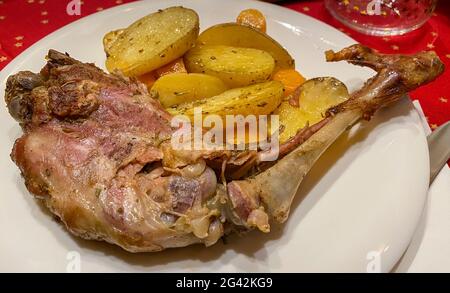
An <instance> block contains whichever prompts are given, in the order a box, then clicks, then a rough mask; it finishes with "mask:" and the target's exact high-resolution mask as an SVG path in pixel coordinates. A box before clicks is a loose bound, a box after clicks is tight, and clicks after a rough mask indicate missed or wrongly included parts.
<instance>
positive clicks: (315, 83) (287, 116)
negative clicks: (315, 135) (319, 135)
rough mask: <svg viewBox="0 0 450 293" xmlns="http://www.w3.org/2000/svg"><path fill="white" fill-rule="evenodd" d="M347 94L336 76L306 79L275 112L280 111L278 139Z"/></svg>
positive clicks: (291, 133)
mask: <svg viewBox="0 0 450 293" xmlns="http://www.w3.org/2000/svg"><path fill="white" fill-rule="evenodd" d="M348 98H349V93H348V90H347V87H346V86H345V85H344V84H343V83H342V82H341V81H339V80H337V79H336V78H333V77H319V78H313V79H310V80H308V81H306V82H305V83H303V84H302V85H301V86H300V87H299V88H298V89H297V90H295V91H294V92H293V93H292V94H291V95H290V96H289V97H288V100H285V101H283V102H282V103H281V104H280V106H279V107H278V109H276V110H275V112H274V114H278V115H279V122H280V128H281V130H282V131H281V133H280V139H279V140H280V142H285V141H287V140H288V139H289V138H291V137H293V136H294V135H295V134H296V133H297V132H298V131H299V130H301V129H302V128H303V127H305V126H306V125H307V124H309V125H313V124H315V123H317V122H319V121H320V120H322V119H323V118H324V114H325V112H326V110H328V109H329V108H330V107H332V106H335V105H337V104H340V103H342V102H344V101H345V100H347V99H348Z"/></svg>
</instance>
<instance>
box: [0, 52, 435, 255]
mask: <svg viewBox="0 0 450 293" xmlns="http://www.w3.org/2000/svg"><path fill="white" fill-rule="evenodd" d="M327 56H328V58H329V60H333V61H335V60H341V59H350V60H351V61H352V62H354V63H356V64H360V65H366V64H369V65H370V66H371V67H372V68H374V69H376V70H377V71H378V75H377V76H376V77H374V78H372V79H371V80H369V81H368V82H367V83H366V85H365V86H364V87H363V89H361V90H360V91H358V92H356V93H354V94H353V95H352V97H351V99H350V100H348V101H347V102H345V103H343V104H341V105H338V106H337V107H334V108H332V109H330V110H329V111H328V117H326V118H325V119H324V120H323V121H321V122H319V123H317V124H315V125H312V126H309V127H308V128H306V129H303V130H301V131H300V132H299V133H298V134H297V135H296V136H295V137H294V138H292V139H291V140H290V141H288V142H287V143H286V144H284V145H281V146H280V152H281V154H280V155H281V156H284V157H283V158H282V159H280V160H279V161H278V162H276V163H275V164H274V165H273V166H271V167H270V168H269V166H266V167H267V168H268V169H267V170H265V171H263V172H261V169H258V168H255V166H256V167H258V164H260V163H261V162H260V159H259V158H260V156H261V155H263V154H262V153H257V152H254V151H244V152H229V151H215V152H209V151H203V150H197V151H192V152H191V151H176V150H173V149H172V148H171V146H170V143H169V141H168V140H169V138H170V137H171V134H172V132H173V130H172V129H171V127H170V123H169V122H170V118H171V117H170V115H169V114H168V113H167V112H166V111H164V109H162V107H161V106H160V104H159V103H158V102H157V101H156V100H154V99H153V98H152V97H150V95H149V94H148V92H147V90H146V88H145V87H144V86H143V85H141V84H140V83H138V82H137V81H135V80H133V79H128V78H124V77H122V76H120V75H110V74H105V73H104V72H103V71H101V70H100V69H98V68H97V67H95V66H94V65H92V64H84V63H81V62H79V61H76V60H74V59H72V58H70V57H69V56H68V55H66V54H62V53H59V52H56V51H53V50H51V51H50V52H49V54H48V63H47V65H46V66H45V67H44V68H43V69H42V70H41V72H40V73H39V74H35V73H31V72H19V73H18V74H16V75H13V76H11V77H10V78H9V79H8V81H7V89H6V95H5V100H6V104H7V106H8V109H9V111H10V113H11V115H12V116H13V117H14V118H15V119H16V120H18V121H19V122H20V123H21V126H22V128H23V130H24V134H23V136H22V137H20V138H19V139H18V140H17V141H16V143H15V145H14V148H13V151H12V154H11V157H12V159H13V160H14V162H15V163H16V164H17V165H18V167H19V168H20V170H21V173H22V175H23V177H24V179H25V184H26V186H27V188H28V190H29V191H30V192H32V193H33V194H35V195H36V196H38V197H40V198H42V199H43V200H44V201H45V203H46V204H47V206H48V207H49V208H50V210H51V211H52V212H53V213H54V214H56V215H57V216H58V217H60V218H61V220H62V222H63V223H64V224H65V225H66V227H67V228H68V230H70V231H71V232H72V233H74V234H75V235H78V236H80V237H84V238H88V239H97V240H104V241H108V242H110V243H113V244H117V245H119V246H121V247H123V248H124V249H126V250H128V251H132V252H142V251H158V250H162V249H165V248H169V247H181V246H186V245H190V244H193V243H203V244H205V245H207V246H208V245H212V244H214V243H215V242H216V241H217V240H218V239H219V238H220V237H221V236H222V235H223V233H224V231H225V230H226V229H225V228H227V227H225V226H228V227H230V226H231V227H234V226H239V227H240V229H242V228H244V229H252V228H258V229H259V230H261V231H263V232H268V231H269V230H270V226H269V216H270V217H272V218H274V219H275V220H277V221H280V222H283V221H285V220H286V218H287V216H288V213H289V207H290V203H291V201H292V198H293V196H294V194H295V191H296V190H297V188H298V186H299V184H300V182H301V180H302V178H303V176H304V175H305V174H306V173H307V172H308V171H309V169H310V167H311V166H312V164H313V163H314V162H315V160H316V159H317V158H318V157H319V156H320V154H321V153H323V151H324V150H325V149H326V148H327V147H328V146H329V145H330V144H331V143H332V142H333V141H334V140H335V139H336V138H337V137H338V136H339V135H340V134H341V133H342V132H343V131H345V129H346V128H347V127H348V126H349V125H351V124H353V123H355V122H356V121H357V120H359V119H360V118H361V117H366V118H369V117H370V115H372V114H373V112H374V111H375V110H376V109H378V108H379V107H381V106H384V105H386V104H387V103H389V102H391V101H393V100H396V99H398V98H399V97H400V96H401V95H402V94H404V93H405V92H406V91H407V90H411V89H413V88H415V87H417V86H419V85H421V84H423V83H425V82H428V81H431V80H432V79H434V78H435V77H436V76H437V75H439V74H440V73H441V72H442V68H443V67H442V65H441V63H440V61H439V59H438V58H437V57H436V56H435V55H433V53H421V54H418V55H416V56H413V57H406V56H381V55H376V54H374V53H373V52H371V51H370V50H369V49H367V48H363V47H361V46H359V45H356V46H352V47H349V48H347V49H344V50H343V51H341V52H339V53H332V52H329V53H327ZM259 167H261V166H259ZM212 168H213V169H214V170H215V171H216V173H215V172H214V171H213V170H212ZM257 172H260V173H259V174H258V173H257ZM225 173H226V174H225ZM247 175H251V177H250V178H248V179H245V178H246V177H244V176H247ZM217 176H220V178H225V177H227V178H228V179H230V178H231V179H245V180H238V181H232V182H230V183H228V185H227V187H228V188H226V186H224V185H223V184H221V183H219V182H218V180H217ZM243 177H244V178H243ZM219 181H220V180H219Z"/></svg>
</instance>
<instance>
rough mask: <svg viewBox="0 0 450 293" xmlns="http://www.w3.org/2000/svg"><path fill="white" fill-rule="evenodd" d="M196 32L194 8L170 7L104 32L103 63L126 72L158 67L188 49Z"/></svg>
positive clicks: (109, 67)
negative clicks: (124, 26) (104, 55)
mask: <svg viewBox="0 0 450 293" xmlns="http://www.w3.org/2000/svg"><path fill="white" fill-rule="evenodd" d="M198 32H199V18H198V15H197V13H196V12H195V11H194V10H191V9H187V8H183V7H170V8H167V9H164V10H159V11H158V12H156V13H152V14H150V15H147V16H146V17H144V18H141V19H139V20H138V21H136V22H135V23H133V24H132V25H130V26H129V27H128V28H126V29H123V30H117V31H113V32H110V33H108V34H106V35H105V37H104V39H103V44H104V49H105V52H106V56H107V59H106V67H107V69H108V70H109V71H114V70H120V71H122V73H123V74H124V75H126V76H138V75H142V74H144V73H148V72H150V71H152V70H154V69H157V68H159V67H161V66H163V65H165V64H167V63H169V62H171V61H173V60H175V59H177V58H179V57H181V56H183V55H184V53H186V51H188V50H189V49H190V48H191V47H192V46H193V44H194V43H195V40H196V39H197V36H198Z"/></svg>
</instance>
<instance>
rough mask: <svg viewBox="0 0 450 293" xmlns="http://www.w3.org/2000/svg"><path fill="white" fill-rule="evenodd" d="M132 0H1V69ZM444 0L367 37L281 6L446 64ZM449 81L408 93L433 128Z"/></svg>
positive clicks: (320, 14) (449, 10) (315, 7)
mask: <svg viewBox="0 0 450 293" xmlns="http://www.w3.org/2000/svg"><path fill="white" fill-rule="evenodd" d="M132 1H135V0H84V1H82V2H83V4H82V8H81V15H80V16H77V15H73V16H70V15H68V14H67V13H66V7H67V4H68V3H69V2H70V1H69V0H0V69H2V68H3V67H4V66H6V64H8V62H10V61H11V60H12V59H13V58H14V57H15V56H17V55H18V54H20V53H21V52H22V51H23V50H25V49H26V48H27V47H29V46H30V45H32V44H33V43H35V42H36V41H38V40H39V39H41V38H42V37H44V36H45V35H47V34H49V33H51V32H53V31H54V30H56V29H58V28H60V27H62V26H64V25H66V24H68V23H70V22H72V21H74V20H77V19H79V18H81V17H83V16H86V15H89V14H92V13H95V12H97V11H100V10H103V9H107V8H109V7H112V6H115V5H120V4H122V3H127V2H132ZM182 2H183V1H182V0H180V3H182ZM446 2H447V1H443V0H441V1H440V5H439V6H438V9H437V11H436V13H435V14H434V15H433V16H432V18H431V19H430V21H429V22H428V23H427V24H426V25H425V26H424V27H422V28H421V29H419V30H417V31H415V32H413V33H410V34H408V35H406V36H402V37H396V38H377V37H368V36H365V35H362V34H360V33H357V32H354V31H351V30H350V29H348V28H346V27H344V26H343V25H341V24H340V23H338V22H337V21H336V20H334V19H333V18H332V17H331V15H330V14H329V13H328V12H327V11H326V10H325V8H324V7H323V3H322V1H289V2H288V3H282V5H284V6H286V7H289V8H291V9H294V10H297V11H299V12H301V13H305V14H308V15H310V16H313V17H315V18H317V19H320V20H322V21H324V22H326V23H328V24H330V25H332V26H334V27H337V28H338V29H340V30H341V31H343V32H344V33H347V34H349V35H350V36H351V37H353V38H354V39H356V40H357V41H358V42H360V43H362V44H365V45H368V46H371V47H373V48H375V49H378V50H379V51H381V52H387V53H412V52H416V51H419V50H430V49H432V50H435V51H436V52H437V53H438V54H439V56H440V57H441V59H442V60H443V61H444V62H445V63H446V65H447V67H449V68H450V6H449V5H448V3H446ZM446 4H447V5H446ZM250 6H251V5H250ZM449 83H450V70H447V71H446V72H445V73H444V75H443V76H441V77H440V78H439V79H438V80H436V81H435V82H434V83H432V84H430V85H427V86H424V87H422V88H420V89H418V90H416V91H414V92H413V93H411V97H412V98H413V99H418V100H419V101H420V104H421V106H422V108H423V110H424V112H425V115H426V116H427V119H428V122H429V124H430V126H431V128H432V129H434V128H436V127H437V126H439V125H440V124H442V123H444V122H446V121H447V120H449V119H450V102H449V101H448V100H449V99H450V94H449V92H448V90H447V89H448V88H447V86H448V85H449Z"/></svg>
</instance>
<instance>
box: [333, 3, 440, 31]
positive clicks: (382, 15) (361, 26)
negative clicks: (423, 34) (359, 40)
mask: <svg viewBox="0 0 450 293" xmlns="http://www.w3.org/2000/svg"><path fill="white" fill-rule="evenodd" d="M436 3H437V0H325V5H326V7H327V9H328V11H329V12H330V13H331V15H333V16H334V17H335V18H336V19H337V20H339V21H340V22H342V23H344V24H345V25H347V26H349V27H351V28H352V29H354V30H357V31H359V32H362V33H365V34H368V35H376V36H394V35H402V34H405V33H407V32H410V31H412V30H415V29H417V28H419V27H420V26H422V25H423V24H424V23H425V22H426V21H427V20H428V19H429V18H430V16H431V15H432V13H433V11H434V9H435V8H436Z"/></svg>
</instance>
